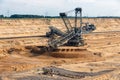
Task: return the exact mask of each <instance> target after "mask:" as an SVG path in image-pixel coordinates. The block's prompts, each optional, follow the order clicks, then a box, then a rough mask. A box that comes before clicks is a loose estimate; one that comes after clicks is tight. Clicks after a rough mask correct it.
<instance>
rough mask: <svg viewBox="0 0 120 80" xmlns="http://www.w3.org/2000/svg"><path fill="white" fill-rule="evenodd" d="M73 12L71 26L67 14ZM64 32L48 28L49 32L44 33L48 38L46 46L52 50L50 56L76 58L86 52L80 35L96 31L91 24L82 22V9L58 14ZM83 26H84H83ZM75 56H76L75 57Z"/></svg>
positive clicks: (51, 27)
mask: <svg viewBox="0 0 120 80" xmlns="http://www.w3.org/2000/svg"><path fill="white" fill-rule="evenodd" d="M73 11H74V12H75V17H74V26H72V24H71V22H70V20H69V18H68V17H67V14H68V13H70V12H73ZM60 17H61V18H62V20H63V22H64V25H65V28H66V31H64V32H63V31H61V30H60V29H58V28H56V27H54V26H50V27H49V29H50V31H49V32H47V33H46V36H47V37H48V38H49V41H48V46H49V48H50V49H51V50H52V51H51V53H50V54H51V55H52V56H55V57H78V56H79V54H80V55H82V54H81V52H82V53H84V52H86V48H84V45H85V43H84V39H83V37H82V34H84V33H90V32H92V31H94V30H95V29H96V27H95V26H94V25H93V24H90V23H83V22H82V8H75V9H74V10H71V11H68V12H64V13H60ZM83 25H84V26H83ZM75 54H76V55H75Z"/></svg>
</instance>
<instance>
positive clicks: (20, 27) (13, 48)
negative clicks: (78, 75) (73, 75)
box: [0, 19, 120, 80]
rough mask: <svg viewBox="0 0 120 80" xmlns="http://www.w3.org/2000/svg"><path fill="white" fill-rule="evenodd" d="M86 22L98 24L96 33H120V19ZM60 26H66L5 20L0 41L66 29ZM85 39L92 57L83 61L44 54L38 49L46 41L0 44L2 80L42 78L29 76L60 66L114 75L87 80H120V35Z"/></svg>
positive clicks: (50, 21) (48, 21)
mask: <svg viewBox="0 0 120 80" xmlns="http://www.w3.org/2000/svg"><path fill="white" fill-rule="evenodd" d="M83 21H89V22H91V23H94V24H95V25H96V27H97V30H96V31H95V32H105V31H120V26H119V24H120V19H84V20H83ZM71 22H73V20H71ZM59 23H62V21H61V20H59V19H1V20H0V35H1V36H0V38H3V37H16V36H17V37H18V36H32V35H33V36H34V35H45V32H46V31H48V30H49V29H48V26H49V25H50V24H52V25H54V26H57V27H58V28H62V27H61V26H63V24H59ZM59 26H60V27H59ZM63 31H64V29H63ZM83 37H84V39H85V42H86V43H87V50H88V51H90V52H91V55H90V56H87V57H84V56H83V57H79V58H55V57H52V56H50V55H49V53H46V54H42V53H41V52H40V48H39V47H36V46H39V45H46V44H47V39H46V38H42V37H35V38H23V39H22V38H20V39H9V40H8V39H4V40H0V48H1V53H0V76H1V79H2V80H25V78H23V79H22V77H27V76H39V75H38V74H35V73H32V72H29V71H30V70H31V69H34V68H37V67H39V68H43V67H46V66H56V67H59V68H64V69H67V70H71V71H77V72H91V73H92V72H98V71H102V70H110V69H113V70H114V71H113V72H110V73H106V74H103V75H98V76H95V77H85V78H83V80H120V32H108V33H95V34H85V35H83ZM41 40H43V41H41ZM43 42H44V43H43ZM85 55H88V54H85ZM25 71H27V72H29V73H25ZM20 73H21V74H20ZM30 73H31V74H30ZM34 79H35V78H34ZM26 80H30V79H29V78H28V79H26ZM35 80H39V79H35Z"/></svg>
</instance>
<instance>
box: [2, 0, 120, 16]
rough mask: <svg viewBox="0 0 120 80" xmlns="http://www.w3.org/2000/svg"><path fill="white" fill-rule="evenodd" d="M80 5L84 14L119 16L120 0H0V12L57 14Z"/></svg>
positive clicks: (6, 13) (9, 13) (8, 13)
mask: <svg viewBox="0 0 120 80" xmlns="http://www.w3.org/2000/svg"><path fill="white" fill-rule="evenodd" d="M75 7H82V8H83V14H84V15H85V16H120V0H0V14H4V15H11V14H37V15H50V16H53V15H55V16H57V15H58V14H59V12H64V11H69V10H72V9H74V8H75Z"/></svg>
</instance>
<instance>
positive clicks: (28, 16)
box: [0, 14, 120, 18]
mask: <svg viewBox="0 0 120 80" xmlns="http://www.w3.org/2000/svg"><path fill="white" fill-rule="evenodd" d="M0 18H60V16H43V15H27V14H26V15H23V14H13V15H11V16H10V17H6V16H4V15H0ZM68 18H74V16H68ZM83 18H120V16H97V17H88V16H84V17H83Z"/></svg>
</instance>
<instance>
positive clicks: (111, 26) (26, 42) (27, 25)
mask: <svg viewBox="0 0 120 80" xmlns="http://www.w3.org/2000/svg"><path fill="white" fill-rule="evenodd" d="M70 22H71V23H72V25H74V24H73V23H74V19H70ZM83 22H90V23H92V24H94V25H95V26H96V27H97V29H96V30H95V32H105V31H118V30H120V25H119V24H120V19H119V18H84V19H83ZM48 26H55V27H57V28H59V29H60V30H62V31H65V30H66V28H65V26H64V23H63V21H62V20H61V19H60V18H40V19H35V18H32V19H0V49H6V48H11V47H19V46H45V45H47V41H48V39H46V38H42V37H34V38H20V39H2V38H7V37H21V36H23V37H25V36H41V35H45V34H46V32H47V31H49V28H48Z"/></svg>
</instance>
